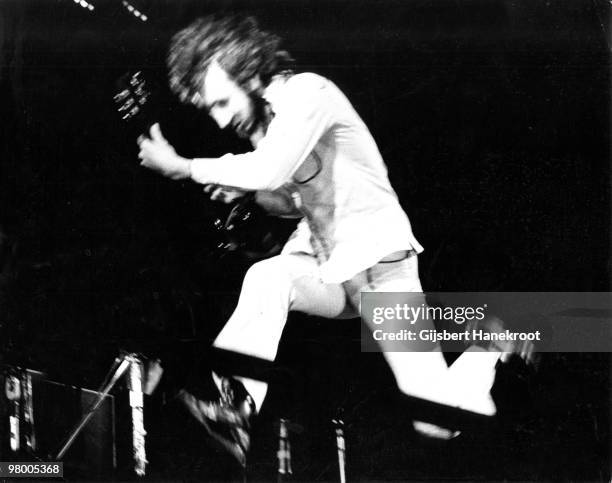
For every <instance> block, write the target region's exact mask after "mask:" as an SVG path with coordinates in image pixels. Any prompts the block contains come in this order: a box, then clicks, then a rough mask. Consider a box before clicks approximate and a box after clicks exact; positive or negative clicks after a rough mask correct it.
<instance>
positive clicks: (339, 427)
mask: <svg viewBox="0 0 612 483" xmlns="http://www.w3.org/2000/svg"><path fill="white" fill-rule="evenodd" d="M332 423H333V424H334V426H335V428H336V446H337V449H338V471H339V473H340V483H346V444H345V442H344V421H342V419H340V418H338V419H332Z"/></svg>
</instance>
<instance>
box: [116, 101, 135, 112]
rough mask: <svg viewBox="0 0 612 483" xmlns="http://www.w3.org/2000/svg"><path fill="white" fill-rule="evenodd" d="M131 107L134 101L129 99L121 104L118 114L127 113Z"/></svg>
mask: <svg viewBox="0 0 612 483" xmlns="http://www.w3.org/2000/svg"><path fill="white" fill-rule="evenodd" d="M133 105H134V99H132V98H130V99H128V100H127V101H125V102H124V103H123V104H121V105H120V106H119V109H118V110H119V112H121V111H127V110H128V109H132V106H133Z"/></svg>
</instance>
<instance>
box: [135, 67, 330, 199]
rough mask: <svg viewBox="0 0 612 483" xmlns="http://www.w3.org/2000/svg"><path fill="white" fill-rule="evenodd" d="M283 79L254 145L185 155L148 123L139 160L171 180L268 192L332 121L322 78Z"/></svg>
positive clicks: (279, 183) (288, 173) (289, 172)
mask: <svg viewBox="0 0 612 483" xmlns="http://www.w3.org/2000/svg"><path fill="white" fill-rule="evenodd" d="M287 82H288V85H287V86H286V88H285V89H286V91H285V93H284V96H283V103H282V106H281V107H280V108H279V109H278V112H276V113H275V117H274V119H273V120H272V122H271V123H270V126H269V127H268V132H267V133H266V136H265V137H264V138H263V139H262V140H261V142H260V143H259V144H258V146H257V148H256V149H255V150H253V151H251V152H249V153H245V154H237V155H234V154H226V155H225V156H222V157H221V158H203V159H195V160H188V159H185V158H181V157H180V156H178V155H177V154H176V152H175V151H174V149H172V146H170V145H169V144H168V143H167V141H166V140H165V139H164V138H163V136H161V132H159V126H157V128H155V126H154V128H155V131H154V129H153V128H152V130H151V139H143V138H141V139H139V145H140V148H141V151H140V154H139V157H140V158H141V159H142V160H143V161H142V163H141V164H142V165H143V166H145V167H148V168H150V169H154V170H156V171H159V172H160V173H161V174H163V175H164V176H167V177H170V178H172V179H183V178H187V177H191V178H192V179H193V180H194V181H196V182H198V183H201V184H218V185H226V186H235V187H238V188H241V189H245V190H249V191H259V190H266V191H274V190H275V189H277V188H279V187H280V186H282V185H283V184H284V183H285V182H287V181H288V180H289V179H290V177H291V175H293V173H294V172H295V171H296V170H297V169H298V168H299V166H300V165H301V164H302V162H303V161H304V160H305V159H306V157H307V156H308V155H309V154H310V152H311V151H312V150H313V149H314V147H315V145H316V144H317V142H318V141H319V139H320V138H321V136H322V135H323V134H324V133H325V132H326V131H327V129H329V127H330V126H331V125H332V123H333V114H332V109H330V106H329V99H328V96H327V95H326V87H327V85H328V81H327V80H326V79H323V78H320V77H315V76H312V77H308V78H306V79H304V78H302V79H299V80H296V81H294V82H293V83H292V80H289V81H287ZM289 84H290V85H289Z"/></svg>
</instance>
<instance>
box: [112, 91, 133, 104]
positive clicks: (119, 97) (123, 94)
mask: <svg viewBox="0 0 612 483" xmlns="http://www.w3.org/2000/svg"><path fill="white" fill-rule="evenodd" d="M129 95H130V92H129V91H128V90H127V89H123V90H122V91H121V92H118V93H117V94H115V95H114V96H113V99H114V100H115V102H121V101H122V100H123V99H125V98H126V97H127V96H129Z"/></svg>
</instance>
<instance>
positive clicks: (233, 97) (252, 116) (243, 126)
mask: <svg viewBox="0 0 612 483" xmlns="http://www.w3.org/2000/svg"><path fill="white" fill-rule="evenodd" d="M202 92H203V94H204V95H203V97H202V100H203V104H204V106H205V107H206V109H207V110H208V113H209V114H210V116H211V117H212V118H213V119H214V120H215V122H216V123H217V124H218V125H219V127H220V128H221V129H225V128H226V127H231V128H232V129H233V130H234V131H236V133H237V134H238V135H239V136H240V137H248V136H249V135H250V134H251V132H252V131H253V130H254V129H255V127H256V124H257V116H256V109H255V102H254V100H253V98H252V97H251V96H250V95H249V93H247V92H246V90H245V89H243V88H242V87H240V86H239V85H238V84H237V83H236V82H235V81H234V80H232V79H231V78H230V77H229V76H228V75H227V73H226V72H225V71H224V70H223V69H222V68H221V67H220V66H219V65H218V64H217V63H216V62H213V63H212V64H211V65H210V67H208V70H207V72H206V76H205V77H204V85H203V87H202Z"/></svg>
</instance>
